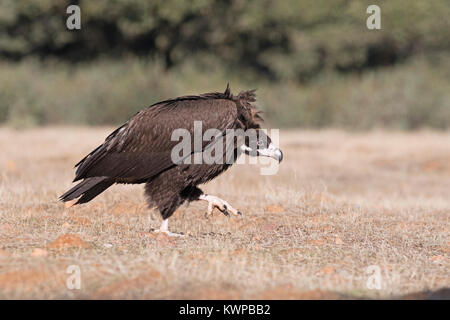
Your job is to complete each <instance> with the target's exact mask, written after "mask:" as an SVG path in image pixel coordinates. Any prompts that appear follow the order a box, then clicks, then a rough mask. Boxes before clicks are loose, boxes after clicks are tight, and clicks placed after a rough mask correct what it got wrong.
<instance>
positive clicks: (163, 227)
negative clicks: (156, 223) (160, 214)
mask: <svg viewBox="0 0 450 320" xmlns="http://www.w3.org/2000/svg"><path fill="white" fill-rule="evenodd" d="M154 232H156V233H165V234H167V235H168V236H170V237H184V234H181V233H174V232H170V231H169V218H167V219H164V220H163V222H162V223H161V227H159V229H157V230H154Z"/></svg>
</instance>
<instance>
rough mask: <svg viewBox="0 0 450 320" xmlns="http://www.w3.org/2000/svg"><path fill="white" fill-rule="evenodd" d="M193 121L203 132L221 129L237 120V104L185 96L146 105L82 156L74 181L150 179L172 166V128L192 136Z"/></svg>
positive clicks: (205, 143) (224, 100)
mask: <svg viewBox="0 0 450 320" xmlns="http://www.w3.org/2000/svg"><path fill="white" fill-rule="evenodd" d="M194 121H202V129H203V132H205V131H206V130H207V129H211V128H216V129H219V130H220V131H222V132H224V131H225V130H226V129H228V128H232V127H233V125H234V124H235V122H236V121H237V107H236V104H235V102H233V101H232V100H228V99H200V100H199V99H197V100H188V99H186V100H180V101H172V102H170V103H161V104H156V105H153V106H151V107H148V108H146V109H144V110H142V111H140V112H139V113H137V114H136V115H134V116H133V117H132V118H131V119H130V120H129V121H128V122H127V123H125V124H124V125H122V126H121V127H119V128H117V129H116V130H115V131H114V132H113V133H111V134H110V135H109V136H108V137H107V138H106V139H105V142H104V143H103V144H102V145H100V146H99V147H97V148H96V149H94V150H93V151H92V152H91V153H89V154H88V155H87V156H86V157H85V158H84V159H83V160H81V161H80V162H79V163H78V164H77V165H76V166H77V172H76V177H75V180H74V181H77V180H80V179H85V178H89V177H98V176H101V177H109V178H115V179H118V180H121V179H122V180H124V181H133V180H145V179H149V178H151V177H152V176H155V175H157V174H158V173H160V172H162V171H164V170H166V169H168V168H170V167H172V166H175V164H174V163H173V162H172V160H171V151H172V149H173V147H174V146H175V145H176V144H178V143H179V142H178V141H171V136H172V132H173V131H174V130H175V129H178V128H184V129H187V130H188V131H189V132H190V133H191V137H193V132H194ZM192 143H193V142H192ZM207 144H208V142H204V145H203V147H206V145H207Z"/></svg>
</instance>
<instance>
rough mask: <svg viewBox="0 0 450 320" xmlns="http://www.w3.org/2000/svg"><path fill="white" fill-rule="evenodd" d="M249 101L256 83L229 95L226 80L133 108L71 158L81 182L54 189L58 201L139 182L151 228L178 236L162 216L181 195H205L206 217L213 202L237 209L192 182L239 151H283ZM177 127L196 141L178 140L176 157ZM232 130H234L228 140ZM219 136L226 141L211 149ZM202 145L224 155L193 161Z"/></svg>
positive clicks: (213, 173)
mask: <svg viewBox="0 0 450 320" xmlns="http://www.w3.org/2000/svg"><path fill="white" fill-rule="evenodd" d="M255 101H256V96H255V90H250V91H241V92H240V93H239V94H237V95H233V94H232V93H231V91H230V87H229V85H227V87H226V90H225V92H223V93H220V92H211V93H204V94H199V95H188V96H182V97H178V98H175V99H170V100H165V101H161V102H158V103H155V104H153V105H151V106H149V107H147V108H145V109H143V110H141V111H139V112H138V113H136V114H135V115H134V116H133V117H131V119H129V120H128V121H127V122H126V123H125V124H123V125H122V126H120V127H119V128H117V129H116V130H114V131H113V132H112V133H111V134H110V135H109V136H107V137H106V139H105V141H104V142H103V144H101V145H100V146H98V147H97V148H95V149H94V150H93V151H92V152H91V153H89V154H88V155H87V156H85V157H84V158H83V159H82V160H81V161H80V162H78V163H77V164H76V165H75V168H76V175H75V179H74V180H73V182H76V181H78V182H79V183H78V184H77V185H75V186H74V187H73V188H71V189H70V190H68V191H67V192H66V193H64V194H63V195H62V196H60V200H61V201H64V202H66V201H73V202H75V199H77V201H76V202H75V203H74V204H82V203H86V202H89V201H91V200H92V199H94V198H95V197H96V196H98V195H99V194H100V193H102V192H103V191H105V190H106V189H108V188H109V187H110V186H112V185H113V184H116V183H119V184H141V183H145V196H146V200H147V204H148V206H149V208H157V209H158V210H159V212H160V214H161V216H162V220H163V221H162V224H161V227H160V228H159V229H158V230H155V232H161V233H165V234H167V235H170V236H182V234H176V233H172V232H169V230H168V219H169V217H170V216H171V215H172V214H173V213H174V212H175V210H176V209H177V208H178V207H179V206H180V205H182V204H183V203H184V202H188V203H189V202H191V201H196V200H203V201H206V202H208V209H207V212H206V216H209V215H211V213H212V211H213V210H214V209H215V208H217V209H218V210H219V211H221V212H222V213H223V214H225V215H227V216H228V215H229V214H230V213H231V214H233V215H240V214H241V213H240V212H239V211H238V210H236V209H235V208H233V207H232V206H231V205H230V204H229V203H228V202H226V201H225V200H222V199H220V198H218V197H216V196H213V195H209V194H205V193H203V191H202V190H201V189H200V188H199V187H198V185H200V184H204V183H206V182H208V181H210V180H212V179H214V178H215V177H217V176H218V175H220V174H221V173H222V172H224V171H225V170H227V169H228V168H229V167H230V166H231V165H233V163H235V162H236V160H237V158H238V157H239V156H240V155H241V154H242V153H245V154H247V155H250V156H265V157H271V158H274V159H276V160H277V161H278V163H280V162H281V160H282V159H283V153H282V152H281V150H280V149H279V148H278V147H277V146H275V145H274V144H273V143H272V142H271V139H270V137H268V136H267V135H266V134H265V133H264V131H263V130H262V129H261V127H260V122H261V121H262V117H261V115H260V111H258V110H257V109H256V107H255V106H254V105H253V104H252V103H253V102H255ZM196 122H197V124H198V123H200V124H201V127H200V130H199V129H198V126H197V129H196ZM210 129H214V130H215V131H214V132H217V134H216V135H214V136H213V137H211V138H210V139H202V140H201V143H199V144H197V146H195V134H200V135H203V134H205V132H207V131H208V130H210ZM176 130H182V131H181V132H184V133H187V134H190V135H193V136H194V139H193V140H194V142H193V141H192V139H191V141H189V140H188V141H187V142H185V143H184V145H183V146H184V147H186V146H187V147H192V146H193V147H194V148H193V150H192V149H190V148H187V149H186V150H187V151H186V152H185V153H186V154H185V153H184V152H183V155H182V156H178V157H174V154H178V155H179V153H178V152H174V150H175V148H176V146H177V145H179V144H180V141H177V139H174V132H176ZM178 132H180V131H178ZM236 132H238V134H236ZM247 132H252V134H247ZM230 135H233V137H231V138H230V139H228V138H229V137H230ZM178 140H179V139H178ZM205 140H206V141H205ZM223 141H226V142H223ZM219 142H220V143H222V144H225V147H223V146H222V148H217V147H216V146H218V145H219V144H218V143H219ZM189 149H190V150H189ZM181 151H184V149H183V150H181ZM206 152H209V153H210V154H212V155H213V156H214V157H215V159H216V160H217V159H219V160H223V161H214V162H211V161H209V162H206V161H195V159H194V161H191V160H192V157H195V156H198V155H202V154H205V153H206ZM175 158H176V159H175ZM201 159H202V158H201V157H200V160H201Z"/></svg>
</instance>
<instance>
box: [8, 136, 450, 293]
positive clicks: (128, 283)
mask: <svg viewBox="0 0 450 320" xmlns="http://www.w3.org/2000/svg"><path fill="white" fill-rule="evenodd" d="M108 131H109V128H108V129H105V128H98V129H85V128H47V129H33V130H29V131H18V132H16V131H12V130H9V129H0V149H1V150H2V153H1V154H0V170H1V171H0V173H1V175H0V298H44V299H47V298H163V299H165V298H168V299H171V298H194V299H196V298H199V299H204V298H218V299H221V298H223V299H229V298H230V299H232V298H244V299H245V298H267V299H273V298H281V299H284V298H294V299H295V298H313V299H315V298H318V299H319V298H339V297H343V296H350V297H383V298H388V297H395V296H399V295H405V294H411V293H413V292H417V291H423V290H438V289H440V288H444V287H450V274H449V264H450V258H449V251H450V239H449V231H450V230H449V218H450V215H449V212H450V197H449V195H450V193H449V190H450V148H449V146H450V134H449V133H433V132H419V133H408V134H407V133H385V132H372V133H366V134H347V133H344V132H340V131H320V132H318V131H316V132H312V131H311V132H307V131H299V132H281V139H282V141H281V147H282V149H283V151H284V155H285V160H284V162H283V163H282V165H281V167H280V171H279V173H278V175H276V176H260V175H259V168H258V167H256V166H249V165H245V166H244V165H241V166H236V167H233V168H232V169H231V171H229V172H227V173H226V174H224V175H223V176H221V177H219V178H218V179H216V180H215V181H213V182H211V183H210V184H208V185H206V186H205V187H204V190H206V191H208V192H209V193H211V194H215V195H218V196H220V197H222V198H224V199H226V200H227V201H229V202H230V203H232V204H233V205H234V206H235V207H236V208H238V209H240V210H241V211H242V212H243V213H244V216H243V217H242V218H234V217H232V218H229V219H228V218H226V217H224V216H222V215H221V214H220V213H216V214H215V215H214V217H213V218H211V219H209V220H207V219H205V218H204V212H205V210H206V206H205V204H204V203H193V204H191V205H190V206H189V207H182V208H180V210H178V211H177V213H176V214H175V216H174V217H173V218H172V219H171V223H170V227H171V230H172V231H177V232H184V233H186V234H188V236H187V237H186V238H183V239H172V238H167V237H164V236H158V237H156V236H155V235H154V234H152V233H150V232H148V231H149V230H150V228H152V227H158V226H159V223H160V218H159V216H158V214H157V213H156V212H155V211H150V210H147V209H146V208H145V204H144V198H143V188H142V186H114V187H112V188H111V189H110V190H108V191H107V192H105V193H104V194H103V195H101V196H99V197H98V198H97V199H95V200H94V201H93V202H92V203H90V204H87V205H83V206H81V207H74V208H65V207H64V204H62V203H59V202H58V201H57V196H58V195H60V194H61V193H62V192H64V191H65V190H66V189H67V188H68V187H69V186H70V181H71V179H72V178H73V170H72V166H73V164H74V163H75V162H76V161H78V160H79V159H80V158H81V157H82V156H83V155H84V154H86V153H87V152H88V151H90V150H91V149H92V148H93V147H95V146H96V145H97V144H99V143H100V142H101V141H102V140H103V138H104V137H105V135H106V134H107V133H108ZM60 236H62V237H61V238H59V239H58V240H57V241H56V242H55V240H56V239H57V238H58V237H60ZM69 265H78V266H80V268H81V276H82V278H81V279H82V288H81V289H80V290H69V289H67V288H66V285H65V283H66V279H67V277H68V276H69V275H68V274H67V273H66V268H67V267H68V266H69ZM370 265H378V266H379V267H380V269H381V274H382V288H381V290H369V289H368V288H367V286H366V281H367V278H368V276H369V275H367V274H366V273H365V271H366V268H367V267H368V266H370Z"/></svg>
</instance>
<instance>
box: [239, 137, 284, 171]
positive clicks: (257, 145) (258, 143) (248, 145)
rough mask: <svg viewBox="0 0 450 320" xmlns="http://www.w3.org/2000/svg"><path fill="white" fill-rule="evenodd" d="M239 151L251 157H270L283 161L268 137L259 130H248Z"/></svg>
mask: <svg viewBox="0 0 450 320" xmlns="http://www.w3.org/2000/svg"><path fill="white" fill-rule="evenodd" d="M241 151H243V152H244V153H245V154H247V155H249V156H252V157H270V158H273V159H275V160H277V161H278V163H280V162H281V160H283V152H281V150H280V149H279V148H278V147H277V146H275V145H274V144H273V143H272V140H271V139H270V137H269V136H268V135H267V134H266V133H265V132H264V131H263V130H261V129H257V130H252V129H250V130H248V132H247V133H246V135H245V139H244V143H243V144H242V145H241Z"/></svg>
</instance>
